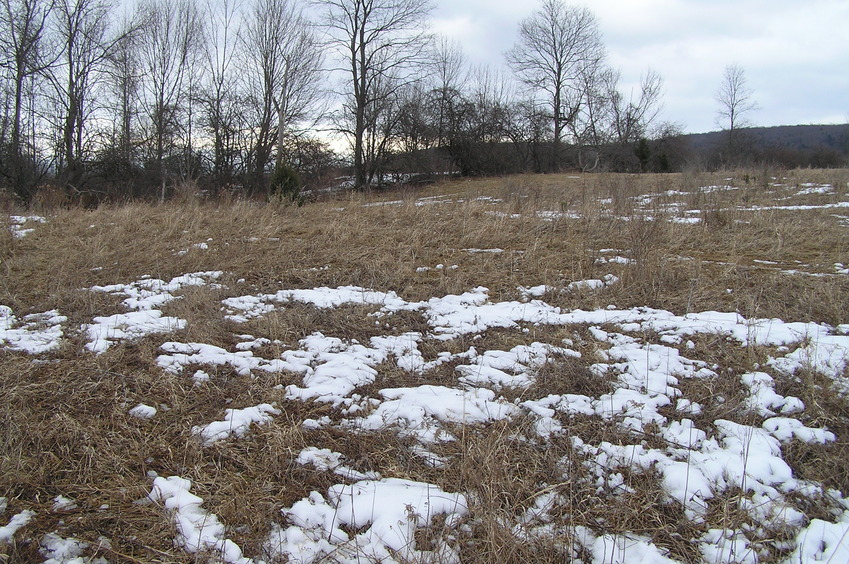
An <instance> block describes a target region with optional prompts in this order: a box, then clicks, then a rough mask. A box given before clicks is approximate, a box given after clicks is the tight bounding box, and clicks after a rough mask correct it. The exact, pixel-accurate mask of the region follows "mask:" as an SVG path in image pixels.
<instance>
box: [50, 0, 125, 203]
mask: <svg viewBox="0 0 849 564" xmlns="http://www.w3.org/2000/svg"><path fill="white" fill-rule="evenodd" d="M114 9H115V6H114V5H113V4H112V3H111V2H110V1H109V0H61V1H60V2H59V3H58V5H57V10H56V13H57V16H58V17H57V20H58V22H57V32H58V35H59V37H60V38H61V41H62V44H63V45H62V46H63V51H62V64H61V65H57V68H56V72H55V73H54V76H55V81H54V82H55V87H56V89H57V92H58V94H59V102H60V104H61V108H62V111H63V124H62V146H61V150H60V155H59V169H60V173H61V176H62V179H63V181H64V183H65V184H66V186H67V187H69V188H71V189H74V190H79V189H80V187H81V186H80V185H81V182H82V180H83V169H82V161H83V159H84V158H85V156H86V155H85V154H84V153H85V152H86V151H87V150H88V149H90V148H91V147H90V146H89V145H88V143H87V141H88V139H87V138H86V134H87V127H86V126H87V123H88V121H89V118H90V117H92V116H93V115H94V113H95V111H96V110H97V109H98V107H97V105H96V104H95V103H94V94H95V89H96V87H97V84H98V83H99V82H101V81H102V79H103V78H104V76H105V74H104V72H103V71H104V70H105V68H106V64H107V61H108V57H109V55H110V53H111V51H112V50H113V48H114V47H115V46H116V45H117V44H119V43H120V41H121V39H122V36H123V35H124V34H131V33H132V32H133V29H132V28H128V29H126V30H122V31H121V32H119V34H117V35H113V36H110V35H109V32H110V30H111V28H112V20H111V17H110V14H111V12H112V11H113V10H114Z"/></svg>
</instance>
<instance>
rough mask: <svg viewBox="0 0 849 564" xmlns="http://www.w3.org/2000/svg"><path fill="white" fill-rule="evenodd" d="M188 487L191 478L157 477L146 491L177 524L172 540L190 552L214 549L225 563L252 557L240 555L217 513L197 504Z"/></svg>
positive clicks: (247, 562)
mask: <svg viewBox="0 0 849 564" xmlns="http://www.w3.org/2000/svg"><path fill="white" fill-rule="evenodd" d="M191 487H192V483H191V481H189V480H186V479H185V478H180V477H179V476H170V477H168V478H162V477H157V478H156V479H154V480H153V489H152V490H151V492H150V494H149V495H148V498H149V499H150V500H151V501H153V502H154V503H161V504H162V506H163V507H164V508H165V510H166V511H168V512H169V513H170V514H171V515H172V517H173V519H174V523H175V524H176V526H177V538H176V539H175V541H174V543H175V544H176V545H177V546H179V547H181V548H183V549H184V550H185V551H186V552H189V553H192V554H195V553H198V552H201V551H210V552H214V553H216V554H217V555H218V557H219V558H220V559H221V561H223V562H226V563H228V564H251V563H252V562H253V560H251V559H249V558H245V557H244V556H243V555H242V549H241V548H239V545H237V544H236V543H235V542H233V541H232V540H230V539H228V538H226V536H225V535H226V531H225V529H224V525H223V524H222V523H221V522H220V521H219V520H218V517H217V516H216V515H214V514H212V513H209V512H207V511H206V510H205V509H203V508H202V507H201V505H203V498H201V497H198V496H196V495H195V494H193V493H191V491H190V490H191Z"/></svg>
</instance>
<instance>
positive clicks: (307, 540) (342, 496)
mask: <svg viewBox="0 0 849 564" xmlns="http://www.w3.org/2000/svg"><path fill="white" fill-rule="evenodd" d="M467 511H468V510H467V507H466V498H465V497H464V496H463V495H462V494H456V493H447V492H444V491H443V490H441V489H440V488H439V487H437V486H435V485H432V484H426V483H422V482H413V481H410V480H402V479H397V478H385V479H382V480H364V481H360V482H356V483H354V484H351V485H346V484H339V485H335V486H332V487H331V488H330V489H329V490H328V499H327V500H325V499H324V497H323V496H322V495H321V494H319V493H318V492H312V493H311V494H310V495H309V497H307V498H304V499H302V500H301V501H299V502H297V503H295V504H294V505H293V506H292V507H291V508H289V509H284V510H283V511H282V512H283V515H284V516H286V518H287V520H288V521H289V522H290V523H291V525H290V526H289V527H287V528H285V529H284V528H283V527H281V526H274V528H273V529H272V531H271V534H270V535H269V538H268V541H266V545H265V548H266V551H267V553H268V554H269V555H270V556H271V557H272V558H283V557H287V558H288V560H289V561H290V562H302V563H311V562H317V561H321V562H328V561H329V562H359V561H370V562H386V563H391V562H441V563H442V562H444V563H446V564H447V563H452V562H459V553H458V552H457V550H456V549H455V548H453V547H452V546H451V545H450V544H449V543H448V542H447V541H441V542H438V543H437V545H438V546H437V548H436V549H435V550H433V551H422V550H418V547H417V544H416V535H415V533H416V530H417V529H420V528H425V527H428V526H430V525H431V523H432V521H433V519H434V517H436V516H437V515H446V516H447V523H448V525H449V528H450V527H451V526H452V525H454V524H456V523H457V521H458V520H459V519H460V518H461V517H462V516H463V515H465V514H466V513H467ZM343 525H347V526H349V527H352V528H355V529H365V531H364V532H362V533H359V534H357V535H356V536H354V537H353V538H352V537H351V536H349V535H348V533H346V532H345V531H343V530H342V529H341V528H340V527H341V526H343Z"/></svg>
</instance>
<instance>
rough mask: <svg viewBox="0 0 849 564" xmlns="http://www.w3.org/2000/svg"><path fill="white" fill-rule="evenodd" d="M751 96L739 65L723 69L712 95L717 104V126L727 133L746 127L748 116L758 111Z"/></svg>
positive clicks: (756, 104) (744, 75)
mask: <svg viewBox="0 0 849 564" xmlns="http://www.w3.org/2000/svg"><path fill="white" fill-rule="evenodd" d="M752 95H753V92H752V90H751V89H750V88H749V86H748V85H747V81H746V73H745V71H744V70H743V68H742V67H740V66H739V65H728V66H727V67H725V72H724V73H723V75H722V82H720V84H719V88H718V89H717V91H716V94H714V99H715V100H716V102H717V104H719V109H718V110H717V112H716V123H717V125H718V126H720V127H721V128H722V129H725V130H727V131H729V132H734V131H735V130H736V129H739V128H740V127H745V126H746V125H748V124H749V120H748V117H747V116H748V114H750V113H751V112H753V111H755V110H757V109H759V106H758V103H757V102H756V101H755V100H754V98H753V97H752Z"/></svg>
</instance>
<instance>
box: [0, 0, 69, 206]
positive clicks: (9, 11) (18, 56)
mask: <svg viewBox="0 0 849 564" xmlns="http://www.w3.org/2000/svg"><path fill="white" fill-rule="evenodd" d="M53 8H54V2H53V0H2V3H0V51H2V62H0V65H2V68H3V70H4V71H5V72H6V73H7V75H8V78H9V80H10V82H11V91H12V107H13V115H12V119H11V120H10V121H11V124H10V127H11V132H10V135H9V145H10V146H9V150H8V154H7V163H6V164H7V166H6V167H5V171H4V174H5V176H6V177H7V179H8V180H9V182H10V184H11V186H12V190H13V192H14V193H15V196H16V197H17V198H18V199H19V200H20V201H21V202H22V203H24V204H28V203H29V201H30V199H31V198H32V196H33V195H34V193H35V186H34V185H33V178H32V175H31V174H29V172H30V169H31V166H29V164H31V163H27V159H26V157H25V152H30V153H34V151H35V147H34V140H31V142H30V143H29V145H30V146H29V147H28V148H27V149H26V151H25V148H24V132H23V112H24V105H25V103H26V102H27V100H25V98H26V94H27V89H28V88H29V93H30V94H32V95H35V91H36V89H35V88H33V86H34V84H33V83H34V81H35V79H36V77H39V76H43V75H44V73H45V72H46V71H47V70H48V69H49V68H50V67H51V66H52V65H53V64H54V63H55V62H56V60H57V58H58V57H57V55H56V53H55V50H53V49H51V48H50V46H48V45H46V32H47V24H48V20H49V18H50V16H51V13H52V11H53ZM29 102H30V104H34V102H33V101H32V100H29ZM30 125H31V127H32V128H35V123H31V124H30Z"/></svg>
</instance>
